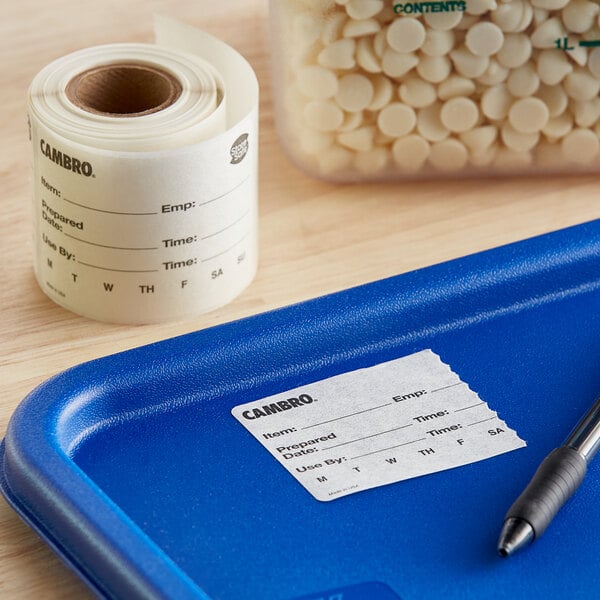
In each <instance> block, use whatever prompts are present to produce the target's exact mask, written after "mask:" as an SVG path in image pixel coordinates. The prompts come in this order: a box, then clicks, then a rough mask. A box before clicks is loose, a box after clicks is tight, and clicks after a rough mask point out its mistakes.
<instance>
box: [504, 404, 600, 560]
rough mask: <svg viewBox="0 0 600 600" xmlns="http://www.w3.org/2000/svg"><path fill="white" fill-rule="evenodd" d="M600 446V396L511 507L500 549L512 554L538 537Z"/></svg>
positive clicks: (508, 554) (574, 488) (506, 518)
mask: <svg viewBox="0 0 600 600" xmlns="http://www.w3.org/2000/svg"><path fill="white" fill-rule="evenodd" d="M599 449H600V398H599V399H597V400H596V402H595V403H594V405H593V406H592V408H591V409H590V410H589V411H588V412H587V413H586V415H585V416H584V417H583V418H582V419H581V421H580V422H579V423H578V424H577V426H576V427H575V429H574V430H573V432H572V433H571V434H570V435H569V437H568V438H567V439H566V441H565V443H564V444H563V445H562V446H560V447H559V448H556V449H555V450H553V451H552V452H551V453H550V454H549V455H548V456H547V457H546V458H545V459H544V461H543V462H542V464H541V465H540V466H539V468H538V470H537V471H536V472H535V475H534V476H533V478H532V479H531V481H530V482H529V485H528V486H527V487H526V488H525V490H524V491H523V493H522V494H521V495H520V496H519V497H518V498H517V500H516V501H515V502H514V504H513V505H512V506H511V507H510V508H509V510H508V512H507V513H506V517H505V518H504V525H503V527H502V531H501V533H500V538H499V540H498V553H499V554H500V556H502V557H507V556H510V555H511V554H514V553H515V552H516V551H517V550H519V549H521V548H523V547H524V546H527V545H528V544H530V543H531V542H533V541H534V540H536V539H537V538H538V537H540V535H542V533H544V531H545V530H546V527H548V525H549V524H550V522H551V521H552V519H553V518H554V517H555V515H556V513H558V511H559V510H560V509H561V508H562V506H563V505H564V504H565V502H566V501H567V500H568V499H569V498H570V497H571V496H572V495H573V494H574V493H575V490H577V488H578V487H579V485H580V484H581V482H582V481H583V478H584V477H585V473H586V471H587V466H588V464H589V463H590V462H591V460H592V459H593V458H594V456H595V455H596V454H597V452H598V450H599Z"/></svg>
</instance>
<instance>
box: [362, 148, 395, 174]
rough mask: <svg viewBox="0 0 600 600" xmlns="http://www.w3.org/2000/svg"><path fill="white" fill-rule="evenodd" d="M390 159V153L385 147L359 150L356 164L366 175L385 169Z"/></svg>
mask: <svg viewBox="0 0 600 600" xmlns="http://www.w3.org/2000/svg"><path fill="white" fill-rule="evenodd" d="M388 161H389V153H388V151H387V150H386V149H385V148H373V149H372V150H367V151H362V152H357V153H356V156H355V157H354V166H355V167H356V169H357V170H358V171H359V172H360V173H363V174H365V175H372V174H377V173H380V172H381V171H383V170H384V169H385V167H386V165H387V163H388Z"/></svg>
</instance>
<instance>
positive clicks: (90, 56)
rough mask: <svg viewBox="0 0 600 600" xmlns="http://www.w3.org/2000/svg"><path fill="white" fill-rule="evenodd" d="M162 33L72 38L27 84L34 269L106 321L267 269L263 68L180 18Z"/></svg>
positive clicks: (197, 299) (151, 315)
mask: <svg viewBox="0 0 600 600" xmlns="http://www.w3.org/2000/svg"><path fill="white" fill-rule="evenodd" d="M157 42H158V45H152V44H111V45H106V46H97V47H94V48H88V49H85V50H81V51H79V52H75V53H73V54H70V55H68V56H65V57H63V58H60V59H58V60H56V61H54V62H53V63H51V64H49V65H48V66H46V67H45V68H44V69H43V70H42V71H41V72H40V73H39V74H38V75H37V76H36V77H35V79H34V80H33V82H32V84H31V88H30V95H29V120H30V128H31V140H32V149H33V196H34V245H35V257H34V266H35V273H36V277H37V280H38V282H39V284H40V286H41V288H42V290H43V291H44V292H45V293H46V294H47V295H48V296H49V297H50V298H52V300H54V301H55V302H57V303H58V304H60V305H62V306H64V307H65V308H68V309H70V310H72V311H73V312H76V313H78V314H81V315H84V316H86V317H91V318H94V319H99V320H102V321H109V322H115V323H151V322H158V321H165V320H175V319H182V318H186V317H191V316H194V315H198V314H200V313H203V312H206V311H209V310H212V309H214V308H217V307H219V306H222V305H224V304H226V303H227V302H229V301H230V300H232V299H233V298H234V297H235V296H237V295H238V294H239V293H240V292H241V291H242V290H243V289H244V288H245V287H246V286H247V285H248V284H249V283H250V282H251V280H252V278H253V277H254V274H255V272H256V266H257V239H256V237H257V196H258V191H257V187H258V186H257V177H258V168H257V165H258V151H257V150H258V148H257V143H258V84H257V81H256V77H255V75H254V72H253V71H252V69H251V67H250V65H249V64H248V63H247V62H246V61H245V59H244V58H243V57H241V56H240V55H239V54H238V53H237V52H235V51H234V50H233V49H232V48H230V47H229V46H227V45H226V44H224V43H223V42H221V41H219V40H217V39H215V38H213V37H211V36H209V35H207V34H204V33H203V32H200V31H198V30H196V29H193V28H191V27H187V26H185V25H181V24H179V23H176V22H172V21H167V20H164V19H161V20H159V21H158V22H157Z"/></svg>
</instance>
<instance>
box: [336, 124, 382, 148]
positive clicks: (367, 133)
mask: <svg viewBox="0 0 600 600" xmlns="http://www.w3.org/2000/svg"><path fill="white" fill-rule="evenodd" d="M374 137H375V127H373V126H372V125H367V126H366V127H359V128H358V129H354V130H353V131H347V132H344V133H340V134H339V135H338V138H337V139H338V142H339V143H340V144H341V145H342V146H345V147H346V148H350V149H351V150H356V151H358V152H366V151H367V150H371V149H372V148H373V139H374Z"/></svg>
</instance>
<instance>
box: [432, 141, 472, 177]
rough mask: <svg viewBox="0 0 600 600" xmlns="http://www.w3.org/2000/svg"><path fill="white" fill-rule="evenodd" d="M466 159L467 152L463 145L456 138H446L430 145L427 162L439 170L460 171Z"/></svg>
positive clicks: (467, 156)
mask: <svg viewBox="0 0 600 600" xmlns="http://www.w3.org/2000/svg"><path fill="white" fill-rule="evenodd" d="M468 159H469V153H468V151H467V149H466V147H465V145H464V144H462V143H461V142H459V141H458V140H455V139H447V140H442V141H441V142H436V143H435V144H432V145H431V151H430V153H429V162H430V163H431V164H432V165H433V166H434V167H435V168H436V169H439V170H440V171H444V172H450V171H460V170H461V169H463V168H464V167H465V165H466V164H467V160H468Z"/></svg>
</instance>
